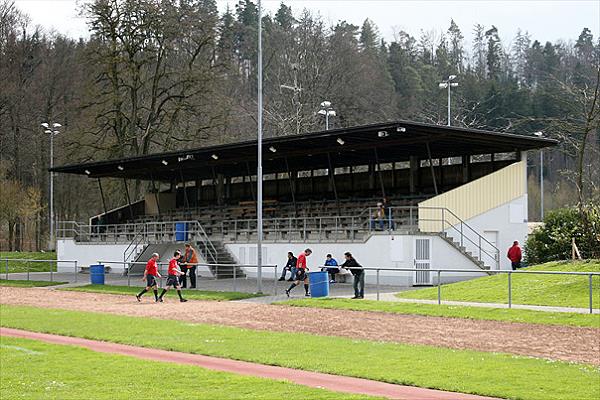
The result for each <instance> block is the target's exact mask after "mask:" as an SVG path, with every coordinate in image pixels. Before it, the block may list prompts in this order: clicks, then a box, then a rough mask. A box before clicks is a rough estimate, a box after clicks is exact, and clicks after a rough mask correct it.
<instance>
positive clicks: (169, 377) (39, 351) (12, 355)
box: [0, 337, 372, 400]
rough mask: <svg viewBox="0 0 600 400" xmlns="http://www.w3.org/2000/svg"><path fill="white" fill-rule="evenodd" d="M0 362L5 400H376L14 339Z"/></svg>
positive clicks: (0, 350)
mask: <svg viewBox="0 0 600 400" xmlns="http://www.w3.org/2000/svg"><path fill="white" fill-rule="evenodd" d="M0 363H1V364H2V365H3V366H6V368H2V379H1V380H0V398H2V399H3V400H9V399H61V400H63V399H77V400H80V399H107V400H113V399H128V400H129V399H146V398H152V399H198V398H204V399H264V398H270V399H284V398H285V399H297V400H303V399H331V400H334V399H340V400H341V399H359V398H360V399H367V398H372V397H367V396H352V395H349V394H342V393H335V392H331V391H327V390H323V389H316V388H309V387H306V386H301V385H296V384H292V383H288V382H284V381H276V380H271V379H264V378H255V377H246V376H241V375H236V374H232V373H227V372H219V371H210V370H207V369H204V368H200V367H195V366H190V365H179V364H173V363H166V362H158V361H145V360H139V359H137V358H134V357H128V356H122V355H111V354H103V353H97V352H94V351H92V350H88V349H84V348H81V347H76V346H63V345H56V344H48V343H44V342H40V341H35V340H28V339H17V338H11V337H1V338H0Z"/></svg>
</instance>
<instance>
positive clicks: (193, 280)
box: [187, 265, 196, 289]
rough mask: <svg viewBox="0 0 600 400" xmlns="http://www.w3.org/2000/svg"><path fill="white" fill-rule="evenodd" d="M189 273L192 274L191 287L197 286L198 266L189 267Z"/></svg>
mask: <svg viewBox="0 0 600 400" xmlns="http://www.w3.org/2000/svg"><path fill="white" fill-rule="evenodd" d="M187 270H188V272H187V274H188V275H189V276H190V288H192V289H194V288H195V287H196V266H195V265H194V266H193V267H189V268H188V269H187Z"/></svg>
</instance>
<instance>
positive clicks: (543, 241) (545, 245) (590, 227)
mask: <svg viewBox="0 0 600 400" xmlns="http://www.w3.org/2000/svg"><path fill="white" fill-rule="evenodd" d="M573 238H575V243H576V244H577V247H578V248H579V251H580V253H581V256H582V257H583V258H599V257H600V207H599V206H588V207H585V208H584V209H583V211H582V212H580V211H579V209H578V208H575V207H572V208H560V209H557V210H554V211H551V212H550V213H548V215H547V216H546V218H544V225H543V226H541V227H539V228H538V229H536V230H535V231H533V232H532V233H531V235H529V237H528V238H527V242H526V243H525V254H526V259H527V263H528V264H538V263H544V262H548V261H557V260H568V259H570V258H571V240H572V239H573Z"/></svg>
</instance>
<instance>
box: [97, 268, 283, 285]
mask: <svg viewBox="0 0 600 400" xmlns="http://www.w3.org/2000/svg"><path fill="white" fill-rule="evenodd" d="M98 264H102V265H106V266H110V265H122V266H123V268H124V269H125V270H128V269H129V268H131V267H132V266H134V265H142V264H143V265H146V262H142V261H137V262H136V261H133V262H123V261H106V260H99V261H98ZM157 265H158V272H159V273H160V274H161V275H162V277H161V278H159V282H160V286H162V284H163V280H164V279H166V272H167V267H168V265H169V263H166V262H158V263H157ZM196 267H206V268H208V269H209V270H210V271H212V272H211V273H212V274H213V276H212V277H211V278H214V279H213V280H216V279H217V277H218V276H219V268H223V269H226V270H231V273H232V277H231V278H229V279H231V281H232V282H231V285H232V291H234V292H235V291H237V289H238V283H239V281H240V280H247V279H248V277H247V276H246V275H242V276H239V275H238V274H237V269H238V268H243V269H252V268H254V269H258V266H257V265H246V264H216V263H198V264H196ZM262 268H266V269H271V268H272V269H273V280H274V282H273V290H274V293H277V286H278V283H277V278H278V277H279V275H278V266H277V265H263V266H262ZM195 274H196V280H199V279H200V277H201V275H200V270H199V268H196V272H195ZM202 278H207V277H206V276H202ZM266 279H268V278H266ZM134 280H135V278H134ZM227 280H228V279H219V281H220V282H223V281H227ZM127 286H131V275H130V274H127Z"/></svg>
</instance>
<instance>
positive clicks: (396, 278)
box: [225, 234, 485, 286]
mask: <svg viewBox="0 0 600 400" xmlns="http://www.w3.org/2000/svg"><path fill="white" fill-rule="evenodd" d="M417 238H430V239H431V268H432V269H472V270H474V271H481V270H480V269H479V268H478V267H477V266H476V265H475V264H473V262H471V261H470V260H469V259H468V258H466V257H465V256H464V255H463V254H461V253H460V252H459V251H458V250H456V249H455V248H454V247H452V246H450V245H449V244H448V243H446V242H445V241H444V240H443V239H442V238H440V237H439V236H436V235H388V234H380V235H373V236H371V237H370V238H369V239H368V240H367V241H366V243H335V242H331V243H327V242H321V243H317V242H292V243H269V242H266V243H263V264H265V265H267V264H276V265H277V266H278V272H279V273H280V272H281V268H282V267H283V266H284V265H285V263H286V262H287V252H288V251H291V252H293V253H294V254H295V255H297V254H298V253H300V252H301V251H303V250H304V249H306V248H310V249H311V250H312V251H313V254H312V255H311V256H310V257H309V258H308V267H309V268H310V269H312V270H315V269H316V268H318V267H319V266H321V265H323V264H324V262H325V256H326V255H327V254H328V253H331V254H332V255H333V257H334V258H335V259H336V260H337V261H338V263H340V264H341V263H342V262H343V261H344V253H345V252H346V251H350V252H351V253H352V254H353V255H354V258H356V260H357V261H358V262H359V263H360V264H361V265H362V266H363V267H373V268H377V267H380V268H414V246H415V245H414V243H415V239H417ZM225 246H226V247H227V249H228V250H229V251H230V252H231V253H232V254H233V255H234V257H235V259H236V261H237V262H238V263H240V264H249V265H253V264H255V263H256V245H255V244H248V243H227V244H226V245H225ZM272 271H273V270H272V269H265V270H264V272H263V276H265V277H268V278H271V277H272V276H273V272H272ZM246 273H247V274H248V276H250V277H255V276H256V269H255V268H251V269H247V270H246ZM481 276H485V275H484V274H483V273H475V272H473V273H460V274H458V273H456V274H450V273H448V274H446V275H444V274H442V279H441V280H442V282H445V283H447V282H454V281H457V280H462V279H469V278H474V277H481ZM375 281H376V274H375V272H374V271H373V272H369V273H368V274H367V282H368V283H375ZM413 281H414V272H409V271H398V272H394V271H381V272H380V282H381V283H382V284H389V285H392V284H393V285H402V286H410V285H412V284H413ZM432 281H433V283H436V281H437V280H436V277H435V276H433V277H432Z"/></svg>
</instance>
